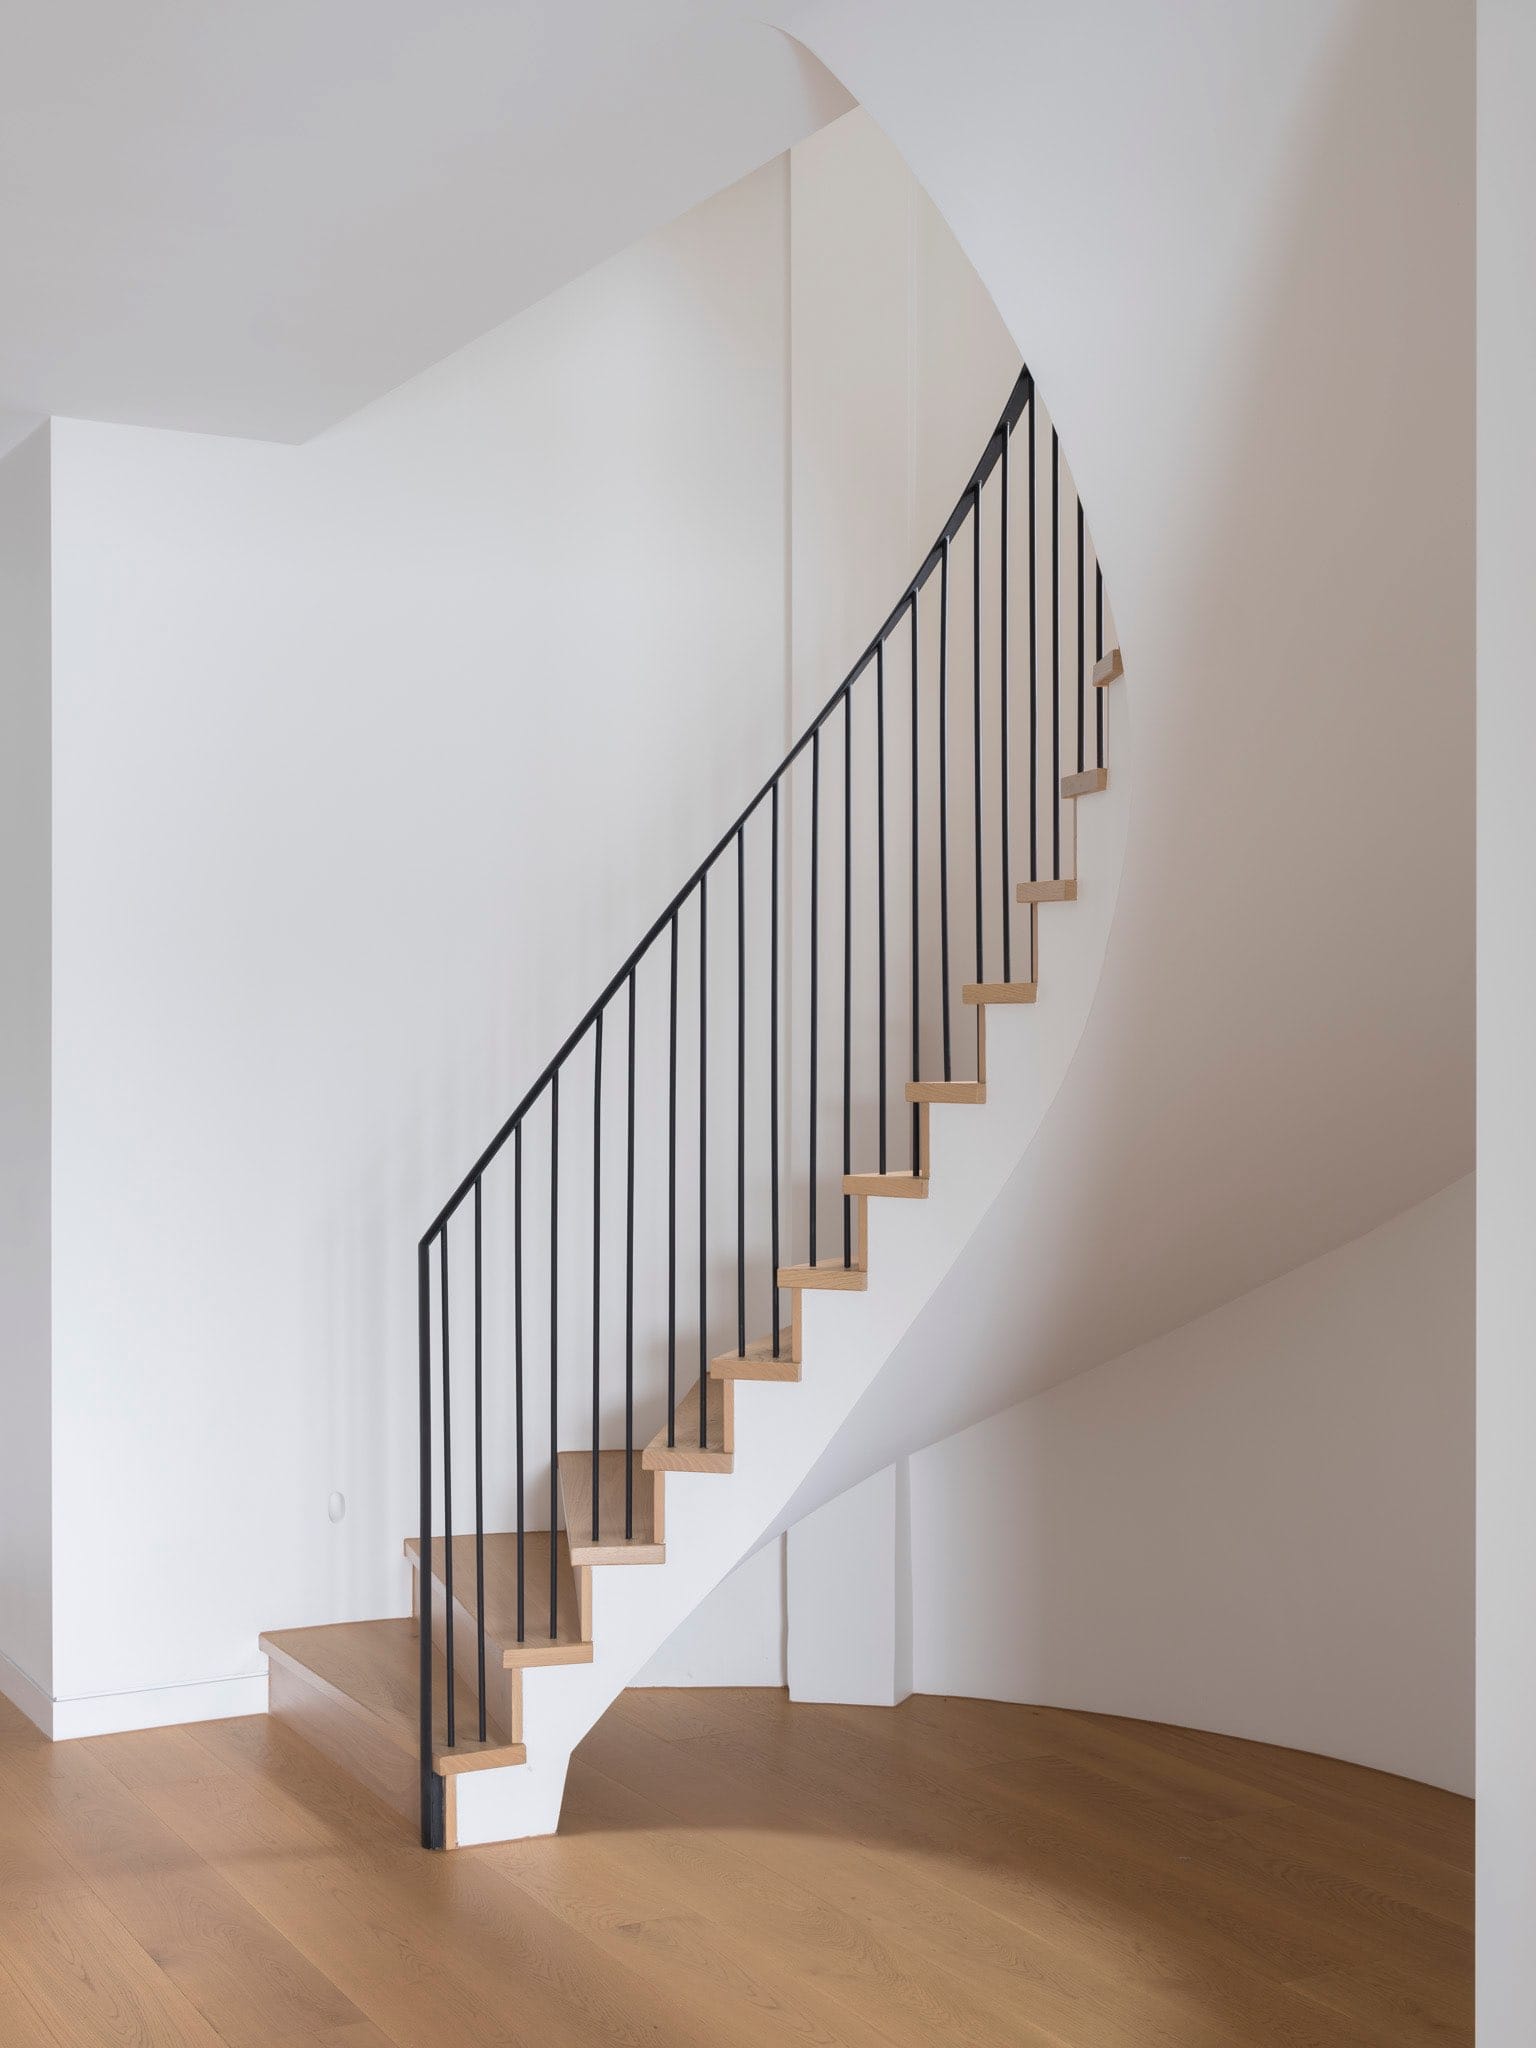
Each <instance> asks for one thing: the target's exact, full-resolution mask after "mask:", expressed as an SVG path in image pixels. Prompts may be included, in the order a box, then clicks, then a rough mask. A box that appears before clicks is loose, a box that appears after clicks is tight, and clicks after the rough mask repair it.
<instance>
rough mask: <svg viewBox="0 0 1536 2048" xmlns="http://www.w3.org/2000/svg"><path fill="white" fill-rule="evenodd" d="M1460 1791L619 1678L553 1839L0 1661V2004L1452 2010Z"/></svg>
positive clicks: (1010, 2014) (743, 2032) (990, 1718)
mask: <svg viewBox="0 0 1536 2048" xmlns="http://www.w3.org/2000/svg"><path fill="white" fill-rule="evenodd" d="M1471 1820H1472V1817H1471V1808H1470V1806H1469V1804H1468V1802H1466V1801H1465V1800H1461V1799H1457V1798H1454V1797H1452V1796H1451V1795H1450V1794H1449V1793H1444V1792H1435V1791H1430V1790H1428V1789H1426V1788H1425V1787H1423V1786H1419V1785H1412V1784H1408V1783H1406V1782H1404V1781H1403V1780H1401V1779H1396V1778H1389V1777H1382V1776H1380V1775H1378V1774H1376V1773H1374V1772H1370V1771H1362V1770H1358V1769H1355V1768H1353V1767H1351V1766H1349V1765H1345V1764H1338V1763H1330V1762H1327V1761H1324V1760H1322V1759H1319V1758H1316V1757H1308V1756H1302V1755H1298V1754H1295V1753H1293V1752H1291V1751H1286V1750H1276V1749H1265V1748H1260V1747H1258V1746H1256V1745H1253V1744H1248V1743H1241V1742H1234V1741H1229V1740H1225V1739H1222V1738H1219V1737H1216V1736H1209V1735H1197V1734H1192V1733H1189V1732H1186V1731H1182V1730H1179V1729H1173V1728H1163V1727H1158V1726H1154V1725H1151V1724H1148V1723H1144V1722H1132V1721H1112V1720H1108V1719H1105V1718H1103V1717H1100V1716H1096V1715H1088V1714H1063V1713H1057V1712H1051V1711H1046V1710H1042V1709H1036V1708H1029V1707H1007V1706H997V1705H992V1704H990V1703H986V1702H979V1701H970V1700H939V1699H914V1700H911V1701H909V1702H908V1703H907V1704H906V1705H905V1706H903V1707H900V1708H897V1709H896V1710H895V1711H883V1710H881V1709H878V1708H852V1707H808V1706H795V1707H792V1706H790V1705H789V1704H788V1703H787V1701H786V1700H785V1698H784V1696H783V1695H782V1694H781V1693H776V1692H661V1693H657V1692H633V1693H628V1694H626V1695H625V1696H624V1697H623V1698H622V1699H621V1700H620V1701H619V1703H618V1704H617V1705H616V1706H615V1707H614V1709H613V1710H612V1711H611V1712H610V1713H609V1715H608V1716H607V1717H606V1719H605V1720H603V1721H602V1722H601V1723H600V1724H599V1726H598V1727H597V1728H596V1729H595V1730H594V1731H593V1733H592V1734H591V1735H590V1736H589V1737H588V1739H587V1741H586V1742H585V1743H584V1744H583V1746H582V1749H581V1751H580V1753H579V1755H578V1757H577V1759H576V1761H575V1763H574V1764H573V1766H572V1770H571V1778H570V1792H569V1797H568V1800H567V1805H566V1819H565V1832H564V1833H562V1834H561V1835H560V1836H559V1837H558V1838H556V1839H555V1840H553V1841H543V1842H521V1843H514V1844H508V1845H503V1846H501V1847H498V1848H492V1849H475V1850H461V1851H460V1852H459V1853H458V1854H456V1855H443V1856H431V1855H428V1854H426V1853H425V1852H424V1851H422V1850H420V1849H418V1848H417V1847H416V1846H415V1845H414V1843H413V1841H412V1839H411V1836H410V1832H409V1829H408V1828H407V1826H406V1825H405V1824H404V1823H402V1822H401V1821H399V1820H398V1819H397V1817H396V1816H395V1815H393V1814H392V1813H391V1812H390V1811H389V1809H388V1808H386V1807H384V1806H382V1805H376V1804H375V1803H374V1802H373V1801H372V1800H371V1799H370V1798H369V1797H368V1796H367V1795H366V1794H363V1793H361V1792H357V1791H354V1790H353V1789H351V1787H350V1786H349V1783H348V1781H347V1780H346V1779H345V1778H344V1777H342V1776H341V1775H340V1774H339V1773H338V1772H337V1771H336V1770H335V1769H334V1768H333V1767H332V1766H331V1765H329V1764H327V1763H326V1762H325V1761H324V1760H323V1759H321V1758H320V1757H318V1756H316V1755H315V1754H314V1753H313V1752H311V1751H308V1750H306V1749H305V1748H304V1747H303V1745H302V1744H300V1743H299V1742H298V1741H297V1740H296V1739H295V1738H294V1737H292V1736H290V1735H288V1734H286V1733H285V1731H284V1730H282V1729H281V1728H279V1727H277V1726H276V1725H275V1724H273V1723H271V1722H269V1721H267V1720H265V1719H256V1720H244V1721H224V1722H216V1723H207V1724H204V1725H202V1726H199V1727H196V1728H186V1729H168V1730H157V1731H155V1732H153V1733H149V1734H142V1735H114V1736H104V1737H100V1738H98V1739H95V1740H92V1741H89V1742H75V1743H63V1744H59V1745H57V1746H50V1745H49V1744H47V1743H45V1742H44V1741H43V1740H42V1738H41V1737H40V1736H38V1735H37V1734H36V1733H35V1731H33V1730H32V1729H31V1728H30V1727H29V1726H28V1724H27V1723H25V1722H24V1721H22V1719H21V1718H20V1716H19V1715H17V1714H16V1713H15V1712H14V1711H13V1710H12V1709H10V1708H9V1707H7V1706H6V1705H5V1703H4V1702H3V1701H0V2042H3V2043H4V2044H5V2048H33V2044H35V2043H45V2042H46V2043H49V2044H60V2043H64V2044H68V2048H75V2044H91V2048H94V2044H96V2043H103V2044H106V2043H110V2044H112V2048H121V2044H125V2043H132V2044H148V2043H153V2044H156V2048H158V2044H160V2043H176V2044H181V2043H198V2044H202V2048H209V2044H217V2043H220V2042H222V2043H225V2044H226V2048H298V2044H300V2043H322V2044H325V2048H387V2044H391V2043H393V2044H396V2048H415V2044H421V2048H439V2044H443V2048H475V2044H481V2043H503V2044H505V2043H527V2044H529V2048H533V2044H538V2048H567V2044H576V2043H580V2044H583V2048H599V2044H601V2048H616V2044H624V2048H629V2044H641V2043H645V2044H650V2048H747V2044H749V2043H751V2044H758V2043H765V2042H774V2043H780V2042H781V2043H784V2044H785V2048H816V2044H824V2048H834V2044H844V2043H846V2044H850V2048H885V2044H899V2048H991V2044H994V2043H1000V2042H1008V2043H1025V2044H1030V2048H1048V2044H1049V2048H1243V2044H1248V2043H1254V2044H1261V2043H1262V2044H1265V2048H1418V2044H1429V2043H1434V2044H1437V2048H1445V2044H1448V2043H1459V2042H1470V2040H1471V2038H1472V2036H1471V2031H1470V2018H1469V2006H1470V1998H1471V1962H1470V1949H1471V1932H1470V1929H1471V1879H1470V1876H1469V1875H1468V1872H1469V1867H1470V1863H1471V1832H1472V1826H1471Z"/></svg>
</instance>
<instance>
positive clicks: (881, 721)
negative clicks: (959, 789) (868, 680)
mask: <svg viewBox="0 0 1536 2048" xmlns="http://www.w3.org/2000/svg"><path fill="white" fill-rule="evenodd" d="M875 838H876V842H877V852H876V860H877V863H878V865H877V869H876V875H877V882H876V892H877V895H878V899H879V920H880V1062H879V1065H880V1076H879V1083H878V1085H879V1089H880V1171H881V1172H882V1173H884V1172H885V1168H886V1139H885V1125H886V1103H885V642H884V641H883V640H882V641H881V642H880V645H879V646H878V647H877V648H876V649H875Z"/></svg>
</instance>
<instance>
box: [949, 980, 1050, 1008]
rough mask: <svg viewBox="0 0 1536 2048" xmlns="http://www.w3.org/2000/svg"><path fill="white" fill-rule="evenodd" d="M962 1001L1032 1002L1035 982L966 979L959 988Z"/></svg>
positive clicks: (973, 1002) (975, 1002) (980, 1002)
mask: <svg viewBox="0 0 1536 2048" xmlns="http://www.w3.org/2000/svg"><path fill="white" fill-rule="evenodd" d="M960 1000H961V1002H963V1003H972V1004H978V1005H979V1004H983V1003H1032V1002H1033V1001H1034V1000H1035V984H1034V983H1033V982H1032V981H968V982H966V983H965V984H964V985H963V986H962V988H961V990H960Z"/></svg>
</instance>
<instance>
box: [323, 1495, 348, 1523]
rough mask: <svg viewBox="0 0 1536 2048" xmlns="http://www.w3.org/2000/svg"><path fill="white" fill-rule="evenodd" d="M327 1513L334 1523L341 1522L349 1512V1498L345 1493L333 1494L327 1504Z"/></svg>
mask: <svg viewBox="0 0 1536 2048" xmlns="http://www.w3.org/2000/svg"><path fill="white" fill-rule="evenodd" d="M325 1511H326V1513H327V1514H328V1515H329V1516H330V1518H331V1520H332V1521H333V1522H339V1521H340V1520H341V1518H342V1516H343V1515H344V1514H345V1513H346V1512H347V1496H346V1495H345V1494H344V1493H333V1494H332V1495H331V1497H330V1499H329V1500H328V1501H327V1502H326V1504H325Z"/></svg>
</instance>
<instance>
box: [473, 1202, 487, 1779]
mask: <svg viewBox="0 0 1536 2048" xmlns="http://www.w3.org/2000/svg"><path fill="white" fill-rule="evenodd" d="M480 1303H481V1249H480V1182H479V1179H478V1178H477V1179H476V1181H475V1622H476V1630H475V1633H476V1635H477V1637H478V1641H477V1643H476V1645H475V1649H476V1659H475V1670H476V1681H477V1684H478V1687H479V1702H480V1714H479V1728H480V1740H481V1741H482V1742H484V1740H485V1430H484V1403H483V1397H482V1393H481V1377H482V1375H481V1364H482V1346H481V1336H480Z"/></svg>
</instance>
